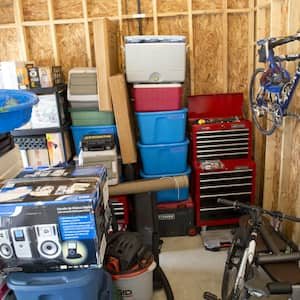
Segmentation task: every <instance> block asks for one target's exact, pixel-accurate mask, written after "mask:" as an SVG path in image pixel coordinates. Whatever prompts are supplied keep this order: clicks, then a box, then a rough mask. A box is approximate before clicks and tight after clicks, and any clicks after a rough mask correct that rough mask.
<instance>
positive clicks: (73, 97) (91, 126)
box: [68, 68, 120, 185]
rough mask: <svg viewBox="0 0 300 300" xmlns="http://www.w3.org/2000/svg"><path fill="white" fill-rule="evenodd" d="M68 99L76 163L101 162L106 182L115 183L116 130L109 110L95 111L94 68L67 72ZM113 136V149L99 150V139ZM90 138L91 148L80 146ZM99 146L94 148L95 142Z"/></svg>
mask: <svg viewBox="0 0 300 300" xmlns="http://www.w3.org/2000/svg"><path fill="white" fill-rule="evenodd" d="M68 81H69V83H68V101H69V104H70V109H69V111H70V114H71V119H72V126H71V130H72V135H73V140H74V144H75V150H76V154H77V155H78V156H80V158H79V161H80V165H83V166H92V165H105V166H106V167H108V171H109V184H110V185H112V184H117V183H118V182H119V162H118V161H119V157H120V156H119V154H118V151H117V147H116V146H115V144H116V143H115V141H116V136H117V130H116V126H115V121H114V114H113V112H107V111H99V109H98V94H97V72H96V68H74V69H71V70H70V72H69V79H68ZM107 136H113V138H114V141H113V145H114V147H113V148H110V149H100V148H101V145H102V141H104V139H106V137H107ZM92 139H94V142H93V147H90V148H89V147H86V149H85V150H83V149H82V147H81V144H82V142H85V141H86V144H87V141H91V140H92ZM96 140H98V141H99V146H97V147H95V143H96V142H95V141H96Z"/></svg>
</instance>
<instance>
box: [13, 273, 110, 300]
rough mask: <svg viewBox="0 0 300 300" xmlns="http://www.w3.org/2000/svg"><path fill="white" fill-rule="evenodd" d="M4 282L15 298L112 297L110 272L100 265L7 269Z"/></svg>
mask: <svg viewBox="0 0 300 300" xmlns="http://www.w3.org/2000/svg"><path fill="white" fill-rule="evenodd" d="M7 285H8V287H9V288H10V289H12V290H13V291H14V293H15V295H16V297H17V300H29V299H30V300H70V299H72V300H87V299H88V300H112V280H111V276H110V275H109V274H108V273H106V272H105V271H104V270H103V269H89V270H76V271H63V272H47V273H23V272H18V273H11V274H9V276H8V278H7Z"/></svg>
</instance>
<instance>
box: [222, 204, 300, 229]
mask: <svg viewBox="0 0 300 300" xmlns="http://www.w3.org/2000/svg"><path fill="white" fill-rule="evenodd" d="M217 202H218V203H222V204H226V205H230V206H233V207H234V208H237V209H240V208H242V209H246V210H251V211H255V212H258V213H260V214H266V215H269V216H271V217H274V218H279V219H282V220H283V219H284V220H288V221H291V222H297V223H298V222H299V223H300V218H297V217H293V216H288V215H285V214H283V213H282V212H280V211H271V210H267V209H264V208H260V207H258V206H255V205H248V204H245V203H242V202H239V201H231V200H227V199H223V198H218V200H217Z"/></svg>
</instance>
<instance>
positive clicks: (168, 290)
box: [156, 264, 174, 300]
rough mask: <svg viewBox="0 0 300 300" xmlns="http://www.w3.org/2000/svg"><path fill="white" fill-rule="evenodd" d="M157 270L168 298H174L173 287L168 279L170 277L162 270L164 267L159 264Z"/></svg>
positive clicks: (169, 299) (172, 299) (168, 299)
mask: <svg viewBox="0 0 300 300" xmlns="http://www.w3.org/2000/svg"><path fill="white" fill-rule="evenodd" d="M156 272H157V276H159V277H160V280H161V283H162V285H163V288H164V290H165V293H166V296H167V300H174V295H173V291H172V288H171V286H170V283H169V281H168V278H167V276H166V275H165V273H164V271H163V270H162V268H161V267H160V265H159V264H158V265H157V267H156Z"/></svg>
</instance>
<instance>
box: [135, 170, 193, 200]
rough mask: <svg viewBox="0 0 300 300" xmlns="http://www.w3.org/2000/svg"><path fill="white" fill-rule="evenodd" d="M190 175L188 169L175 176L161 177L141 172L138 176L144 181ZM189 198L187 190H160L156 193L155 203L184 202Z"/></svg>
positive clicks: (166, 175) (165, 175)
mask: <svg viewBox="0 0 300 300" xmlns="http://www.w3.org/2000/svg"><path fill="white" fill-rule="evenodd" d="M190 174H191V168H190V167H188V168H187V169H186V170H185V172H183V173H177V174H163V175H145V174H144V173H143V172H142V171H141V172H140V175H141V177H142V178H145V179H154V178H161V177H172V176H182V175H187V176H189V175H190ZM188 198H189V188H188V187H185V188H180V189H178V188H177V189H171V190H161V191H159V192H156V202H157V203H162V202H176V201H184V200H187V199H188Z"/></svg>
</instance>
